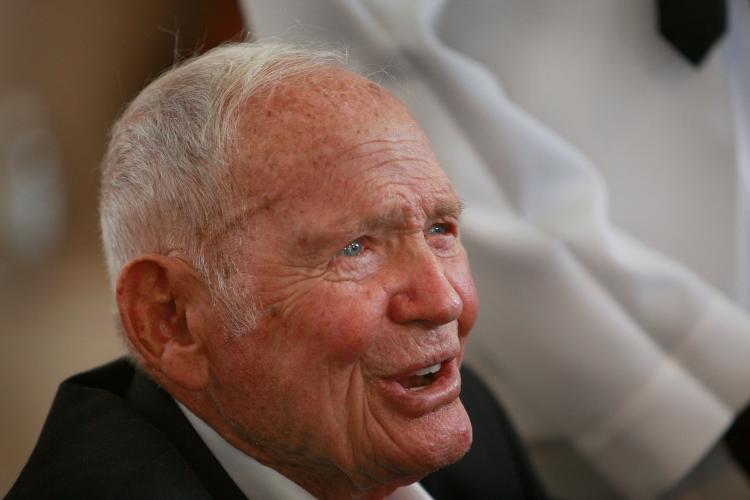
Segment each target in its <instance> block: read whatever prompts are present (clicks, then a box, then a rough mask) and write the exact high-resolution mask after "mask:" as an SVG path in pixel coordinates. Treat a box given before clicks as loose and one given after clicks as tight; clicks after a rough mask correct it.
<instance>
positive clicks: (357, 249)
mask: <svg viewBox="0 0 750 500" xmlns="http://www.w3.org/2000/svg"><path fill="white" fill-rule="evenodd" d="M364 250H365V246H364V245H363V244H362V242H361V241H360V240H358V239H356V240H354V241H352V242H351V243H349V244H348V245H346V246H345V247H344V248H343V249H342V250H341V251H340V252H339V253H340V254H341V255H343V256H345V257H357V256H359V255H361V254H362V252H363V251H364Z"/></svg>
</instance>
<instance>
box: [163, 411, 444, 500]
mask: <svg viewBox="0 0 750 500" xmlns="http://www.w3.org/2000/svg"><path fill="white" fill-rule="evenodd" d="M177 405H178V406H179V407H180V410H182V413H183V414H184V415H185V417H186V418H187V419H188V422H190V425H192V426H193V429H195V432H197V433H198V436H200V438H201V439H202V440H203V442H204V443H205V444H206V446H207V447H208V449H209V450H211V453H213V455H214V456H215V457H216V459H217V460H218V461H219V463H220V464H221V466H222V467H224V470H225V471H227V474H229V477H231V478H232V481H234V482H235V484H236V485H237V487H238V488H239V489H240V490H241V491H242V493H244V494H245V496H246V497H248V498H262V499H264V500H277V499H278V500H313V499H314V498H315V497H313V496H312V495H310V493H308V492H307V491H306V490H305V489H304V488H302V487H301V486H299V485H298V484H297V483H295V482H294V481H291V480H290V479H288V478H286V477H285V476H284V475H282V474H279V473H278V472H276V471H275V470H274V469H272V468H270V467H266V466H265V465H263V464H261V463H260V462H258V461H257V460H254V459H253V458H251V457H249V456H248V455H246V454H245V453H243V452H242V451H240V450H238V449H237V448H235V447H234V446H232V445H231V444H229V443H228V442H227V441H226V440H225V439H224V438H223V437H221V436H220V435H219V434H218V433H217V432H216V431H215V430H213V429H212V428H211V427H210V426H209V425H208V424H207V423H205V422H204V421H203V420H201V419H200V418H199V417H198V416H197V415H195V414H194V413H193V412H191V411H190V410H188V409H187V408H185V407H184V406H183V405H182V404H181V403H179V402H177ZM386 499H387V500H432V496H430V494H429V493H427V491H425V489H424V488H422V485H420V484H419V483H413V484H410V485H409V486H403V487H401V488H398V489H397V490H396V491H394V492H393V493H391V494H390V495H389V496H388V497H386Z"/></svg>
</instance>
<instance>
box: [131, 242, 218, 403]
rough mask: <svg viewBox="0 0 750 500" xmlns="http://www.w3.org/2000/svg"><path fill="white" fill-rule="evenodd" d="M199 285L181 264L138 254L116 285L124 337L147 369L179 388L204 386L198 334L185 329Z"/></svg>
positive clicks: (200, 334) (201, 341) (206, 372)
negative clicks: (125, 336)
mask: <svg viewBox="0 0 750 500" xmlns="http://www.w3.org/2000/svg"><path fill="white" fill-rule="evenodd" d="M203 295H205V292H204V290H203V285H202V283H201V282H200V280H199V279H198V278H197V276H196V275H195V272H194V271H193V269H192V268H191V267H190V266H189V264H187V263H186V262H184V261H182V260H180V259H177V258H173V257H167V256H163V255H142V256H140V257H137V258H136V259H133V260H131V261H130V262H128V263H127V264H126V265H125V267H124V268H123V270H122V272H121V273H120V276H119V278H118V281H117V306H118V309H119V311H120V318H121V321H122V324H123V328H124V330H125V334H126V335H127V337H128V340H129V341H130V344H131V345H132V347H133V349H134V350H135V353H136V355H137V356H138V357H139V358H141V360H142V361H143V363H144V365H145V366H146V368H147V369H149V370H153V371H155V372H157V373H158V374H159V375H160V376H161V377H164V378H165V379H167V380H168V381H170V382H172V383H174V384H177V385H179V386H181V387H182V388H184V389H187V390H191V391H198V390H202V389H204V388H205V387H206V386H207V384H208V381H209V368H208V367H209V363H208V359H207V356H206V349H205V343H204V338H203V336H204V333H205V332H201V331H196V328H193V327H192V325H189V324H188V321H187V317H188V314H189V311H188V309H189V308H193V307H199V306H200V305H201V304H200V301H201V300H203V299H204V297H203Z"/></svg>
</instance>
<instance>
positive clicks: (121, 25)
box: [0, 0, 241, 496]
mask: <svg viewBox="0 0 750 500" xmlns="http://www.w3.org/2000/svg"><path fill="white" fill-rule="evenodd" d="M240 26H241V22H240V20H239V13H238V11H237V8H236V6H235V5H234V2H233V1H231V0H227V1H223V2H209V1H208V0H206V1H198V0H194V1H185V0H158V1H155V0H129V1H127V2H125V1H120V2H114V1H105V2H101V1H97V0H66V1H65V2H60V1H57V2H41V1H34V0H29V1H23V0H0V101H1V100H2V98H3V96H4V95H5V96H7V95H11V94H14V93H17V92H19V91H22V92H24V93H25V94H29V95H33V96H35V97H36V98H37V100H38V102H39V103H40V105H41V109H42V110H43V111H44V112H45V120H46V123H47V124H48V127H49V130H50V131H51V133H52V136H53V137H54V139H55V143H56V144H57V149H58V150H59V165H60V171H61V172H62V177H61V179H62V188H63V189H62V191H63V192H64V194H65V196H66V198H65V200H66V204H65V206H66V208H65V210H61V213H63V212H64V213H65V216H64V219H63V220H64V224H63V222H60V224H61V227H62V229H63V231H62V232H61V234H62V237H61V238H59V239H58V241H57V243H54V244H53V243H51V244H50V245H49V248H46V249H45V250H46V252H41V253H42V254H45V253H46V255H43V256H42V257H38V256H37V257H34V258H33V259H32V258H29V256H28V255H23V254H19V253H18V252H16V253H15V254H14V253H13V251H12V249H11V248H10V247H9V245H7V240H8V236H7V231H5V232H4V234H5V240H6V244H5V245H0V346H1V348H0V382H1V385H0V391H1V392H0V397H1V399H2V403H1V404H0V496H3V495H5V493H6V492H7V491H8V489H9V488H10V486H11V485H12V483H13V481H15V479H16V477H17V476H18V473H19V472H20V470H21V468H22V466H23V464H24V463H25V462H26V460H27V459H28V456H29V454H30V453H31V450H32V448H33V446H34V444H35V442H36V439H37V436H38V434H39V431H40V429H41V426H42V424H43V422H44V418H45V416H46V413H47V411H48V409H49V406H50V403H51V402H52V398H53V396H54V393H55V390H56V387H57V385H58V384H59V382H60V381H62V380H63V379H64V378H65V377H67V376H69V375H72V374H74V373H76V372H79V371H81V370H84V369H87V368H90V367H93V366H96V365H97V364H101V363H103V362H106V361H108V360H110V359H112V358H113V357H115V356H118V355H120V354H121V353H122V352H123V349H122V346H121V344H120V341H119V340H118V339H117V338H116V336H115V334H114V327H113V310H114V309H113V302H112V300H111V298H110V293H109V287H108V284H107V278H106V273H105V268H104V264H103V259H102V256H101V252H100V249H99V240H98V222H97V217H98V215H97V208H96V200H97V184H98V175H97V174H98V172H97V169H98V162H99V159H100V158H101V156H102V154H103V151H104V146H105V141H106V136H107V130H108V128H109V126H110V125H111V123H112V121H113V120H114V118H115V117H116V115H117V114H118V113H119V111H120V110H121V109H122V107H123V106H124V104H125V103H126V102H127V101H128V100H129V99H131V98H132V97H133V96H134V95H135V93H137V91H138V89H140V88H141V87H142V86H143V85H144V84H145V83H146V82H147V81H149V80H150V79H152V78H153V77H154V76H155V75H156V74H158V73H159V72H160V71H161V70H162V69H163V68H165V67H168V66H169V65H170V64H171V63H172V61H173V58H174V53H175V46H176V44H175V33H177V32H179V44H177V51H178V52H181V53H184V52H192V51H193V50H194V49H195V48H196V47H197V46H198V45H201V46H203V47H210V46H211V45H214V44H215V43H216V42H218V41H221V39H222V38H223V39H226V38H227V35H228V36H232V35H234V34H236V33H238V31H239V29H240ZM0 112H2V109H0ZM0 119H2V117H0ZM0 161H2V158H0ZM2 169H3V165H2V163H0V188H5V189H0V223H5V224H6V228H4V229H7V218H3V212H2V211H3V210H6V211H7V204H8V203H7V202H8V200H9V196H8V189H9V188H8V186H9V184H8V176H7V175H5V176H4V175H3V170H2ZM3 183H5V185H3ZM3 196H4V197H5V199H3V198H1V197H3ZM3 221H4V222H3Z"/></svg>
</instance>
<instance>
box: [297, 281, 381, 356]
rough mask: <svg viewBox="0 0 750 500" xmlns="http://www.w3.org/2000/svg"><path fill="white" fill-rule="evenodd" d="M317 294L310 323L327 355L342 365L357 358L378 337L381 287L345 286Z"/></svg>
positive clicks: (379, 330)
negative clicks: (319, 298)
mask: <svg viewBox="0 0 750 500" xmlns="http://www.w3.org/2000/svg"><path fill="white" fill-rule="evenodd" d="M342 288H343V289H337V290H336V291H335V293H334V292H332V293H329V294H327V295H326V296H324V297H321V299H323V300H322V302H320V303H319V306H318V307H316V310H317V313H316V314H315V315H314V316H313V318H311V319H312V321H311V324H314V325H315V330H316V336H317V337H318V339H319V341H320V342H321V344H323V345H325V346H326V348H327V351H328V352H327V354H328V356H329V357H330V358H331V359H334V360H336V361H338V362H340V363H343V364H351V363H353V362H356V361H357V360H358V359H360V358H361V357H362V356H363V355H364V354H365V353H366V352H367V351H368V349H369V347H370V346H371V345H372V343H373V341H374V340H375V339H376V338H377V337H378V335H379V333H380V332H381V329H382V324H383V318H384V315H385V303H386V301H385V294H384V292H382V290H377V289H372V288H370V287H362V286H357V285H352V286H345V287H342Z"/></svg>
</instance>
